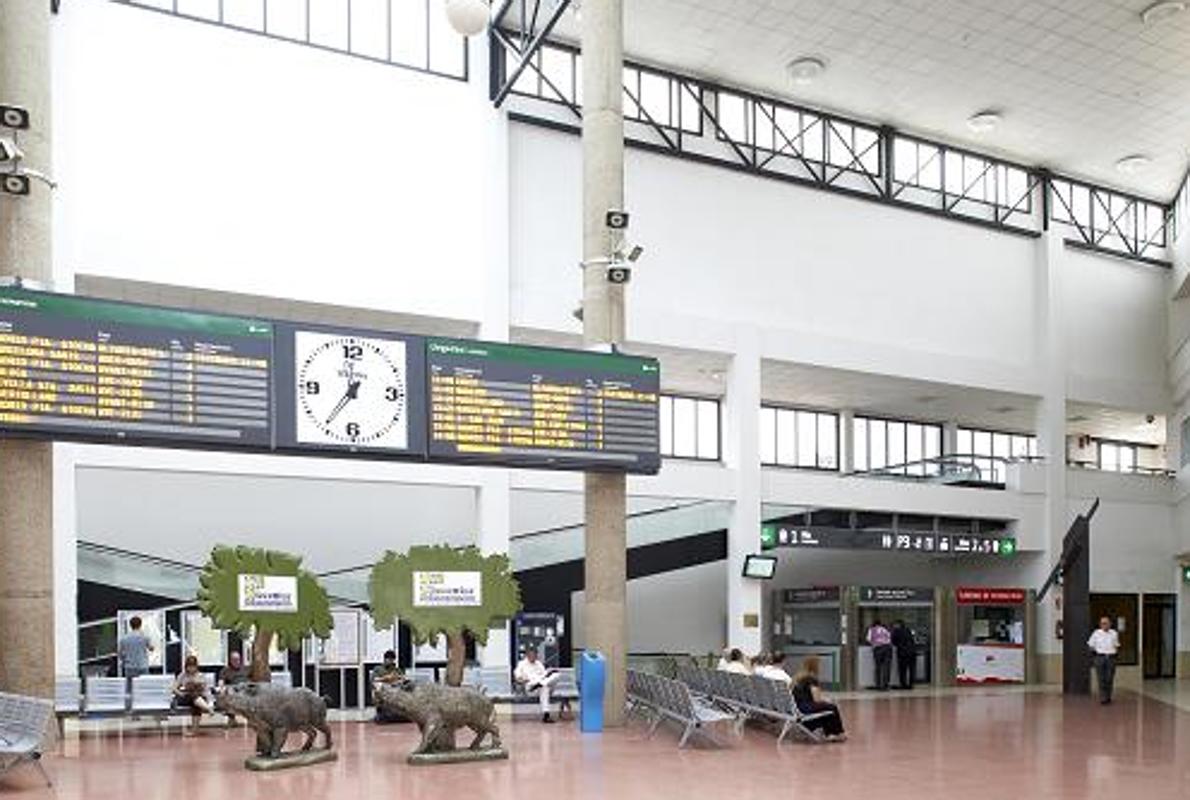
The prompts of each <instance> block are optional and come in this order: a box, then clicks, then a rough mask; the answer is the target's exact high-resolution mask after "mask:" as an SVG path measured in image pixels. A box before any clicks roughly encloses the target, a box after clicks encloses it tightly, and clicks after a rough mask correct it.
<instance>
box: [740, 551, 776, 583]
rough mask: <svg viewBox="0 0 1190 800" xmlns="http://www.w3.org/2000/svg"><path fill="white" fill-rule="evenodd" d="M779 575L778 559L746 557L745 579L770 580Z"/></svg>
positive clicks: (771, 557)
mask: <svg viewBox="0 0 1190 800" xmlns="http://www.w3.org/2000/svg"><path fill="white" fill-rule="evenodd" d="M776 573H777V559H776V558H774V557H773V556H745V557H744V577H745V578H759V579H760V580H766V581H767V580H769V579H771V578H772V577H773V575H775V574H776Z"/></svg>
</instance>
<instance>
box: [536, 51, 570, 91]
mask: <svg viewBox="0 0 1190 800" xmlns="http://www.w3.org/2000/svg"><path fill="white" fill-rule="evenodd" d="M541 71H542V73H543V74H544V75H545V77H546V78H548V79H549V83H546V82H545V81H544V80H543V81H542V83H543V84H544V87H543V90H544V94H545V96H546V97H547V98H549V99H551V100H573V99H574V98H573V95H574V58H573V56H572V55H571V54H570V53H569V52H568V51H566V50H562V49H561V48H556V47H546V48H542V50H541ZM550 84H553V86H551V85H550ZM555 89H556V90H557V91H555ZM559 93H561V95H560V96H559Z"/></svg>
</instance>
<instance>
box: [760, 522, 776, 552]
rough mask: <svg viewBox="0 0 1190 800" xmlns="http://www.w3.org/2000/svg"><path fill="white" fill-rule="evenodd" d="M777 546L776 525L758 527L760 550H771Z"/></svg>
mask: <svg viewBox="0 0 1190 800" xmlns="http://www.w3.org/2000/svg"><path fill="white" fill-rule="evenodd" d="M776 546H777V526H776V525H761V526H760V549H761V550H772V549H773V548H774V547H776Z"/></svg>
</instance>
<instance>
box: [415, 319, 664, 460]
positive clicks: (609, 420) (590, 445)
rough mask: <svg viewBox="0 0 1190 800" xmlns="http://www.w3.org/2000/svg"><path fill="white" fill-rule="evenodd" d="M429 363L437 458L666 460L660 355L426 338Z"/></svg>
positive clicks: (431, 443) (432, 454)
mask: <svg viewBox="0 0 1190 800" xmlns="http://www.w3.org/2000/svg"><path fill="white" fill-rule="evenodd" d="M426 371H427V374H428V376H429V384H430V391H429V412H430V439H429V455H430V458H431V459H447V460H457V461H481V462H499V463H501V464H507V465H510V466H525V467H535V466H536V467H560V468H561V467H574V466H576V465H578V464H584V465H586V466H587V468H588V469H599V468H600V467H601V466H602V467H604V468H606V469H608V470H624V471H629V472H644V473H655V472H656V471H657V470H658V469H660V467H661V460H660V456H659V454H658V441H659V438H658V437H659V420H658V414H659V412H658V394H659V392H660V368H659V366H658V364H657V361H655V360H654V359H651V358H637V357H629V356H623V355H610V354H603V353H589V352H579V351H569V350H553V349H549V348H542V347H524V346H520V345H509V344H499V343H492V342H472V341H465V340H459V339H429V340H427V342H426Z"/></svg>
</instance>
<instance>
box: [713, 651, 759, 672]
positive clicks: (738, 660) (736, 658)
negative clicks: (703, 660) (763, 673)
mask: <svg viewBox="0 0 1190 800" xmlns="http://www.w3.org/2000/svg"><path fill="white" fill-rule="evenodd" d="M719 669H720V670H722V671H723V672H734V673H736V674H737V675H751V674H752V670H751V668H750V667H749V666H748V663H747V662H746V661H744V654H743V653H742V652H740V649H739V648H738V647H733V648H731V652H730V653H728V654H727V661H726V662H725V663H724V664H722V665H721V666H720V667H719Z"/></svg>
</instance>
